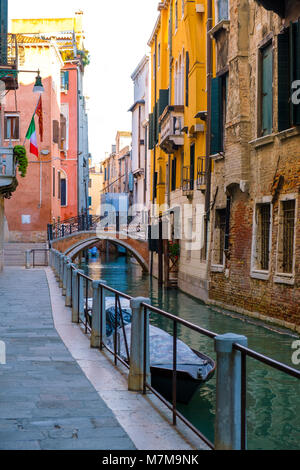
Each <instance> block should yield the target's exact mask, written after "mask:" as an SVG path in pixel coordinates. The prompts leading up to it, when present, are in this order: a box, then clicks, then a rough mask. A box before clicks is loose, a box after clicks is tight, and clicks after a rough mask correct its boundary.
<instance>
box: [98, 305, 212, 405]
mask: <svg viewBox="0 0 300 470" xmlns="http://www.w3.org/2000/svg"><path fill="white" fill-rule="evenodd" d="M123 308H124V307H123V306H122V311H123ZM113 310H114V309H113ZM124 310H125V313H126V315H127V322H128V315H129V312H128V311H127V309H126V308H125V309H124ZM107 313H110V315H112V314H113V313H114V311H111V312H107ZM107 320H108V317H107ZM107 323H110V322H109V321H108V322H107ZM109 331H110V333H111V334H110V336H109V337H108V339H107V341H108V346H109V347H110V349H112V350H114V334H112V328H111V327H110V328H109ZM124 332H125V335H126V340H127V345H128V349H129V351H130V342H131V324H130V323H129V322H128V324H126V325H125V326H124V330H123V328H122V327H120V328H119V329H118V330H117V338H118V340H117V352H118V355H119V356H120V357H121V358H122V359H123V360H124V361H126V362H128V358H127V353H126V345H125V340H124ZM149 337H150V372H151V386H152V387H153V388H154V389H155V390H156V391H157V392H158V393H159V394H160V395H162V396H163V397H164V398H165V399H166V400H168V401H170V402H172V400H173V337H172V336H171V335H169V334H168V333H167V332H165V331H164V330H161V329H160V328H157V327H155V326H153V325H150V327H149ZM215 368H216V365H215V362H214V361H213V360H212V359H211V358H210V357H208V356H206V355H205V354H203V353H201V352H199V351H195V350H192V349H191V348H189V347H188V346H187V345H186V344H185V343H183V342H182V341H181V340H179V339H177V371H176V374H177V375H176V398H177V402H179V403H184V404H188V403H189V402H190V400H191V399H192V397H193V396H194V394H195V393H196V392H197V390H198V389H199V388H200V387H201V386H202V385H203V384H204V383H205V382H207V381H208V380H210V379H211V378H212V377H213V375H214V372H215Z"/></svg>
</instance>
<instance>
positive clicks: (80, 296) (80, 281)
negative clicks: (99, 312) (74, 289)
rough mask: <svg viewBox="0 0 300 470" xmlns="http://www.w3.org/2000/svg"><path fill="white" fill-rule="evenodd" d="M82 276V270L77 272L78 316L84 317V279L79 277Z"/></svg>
mask: <svg viewBox="0 0 300 470" xmlns="http://www.w3.org/2000/svg"><path fill="white" fill-rule="evenodd" d="M80 274H84V272H83V271H82V270H78V316H79V319H80V316H84V278H83V277H82V276H80Z"/></svg>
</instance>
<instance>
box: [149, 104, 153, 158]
mask: <svg viewBox="0 0 300 470" xmlns="http://www.w3.org/2000/svg"><path fill="white" fill-rule="evenodd" d="M149 149H150V150H153V149H154V140H153V114H152V113H150V114H149Z"/></svg>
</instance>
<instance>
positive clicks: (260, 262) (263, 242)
mask: <svg viewBox="0 0 300 470" xmlns="http://www.w3.org/2000/svg"><path fill="white" fill-rule="evenodd" d="M270 234H271V204H258V205H257V206H256V234H255V243H256V250H255V251H256V253H255V259H256V265H255V269H258V270H261V271H269V266H270Z"/></svg>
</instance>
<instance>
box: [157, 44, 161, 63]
mask: <svg viewBox="0 0 300 470" xmlns="http://www.w3.org/2000/svg"><path fill="white" fill-rule="evenodd" d="M157 49H158V51H157V67H158V68H159V67H160V43H159V44H158V48H157Z"/></svg>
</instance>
